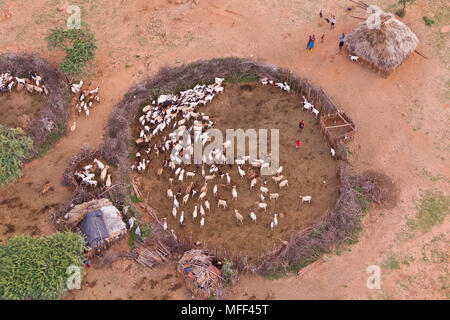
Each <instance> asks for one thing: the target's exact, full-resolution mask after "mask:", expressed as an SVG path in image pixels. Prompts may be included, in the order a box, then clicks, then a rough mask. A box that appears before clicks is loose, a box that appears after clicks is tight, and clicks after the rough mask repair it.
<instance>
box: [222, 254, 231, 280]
mask: <svg viewBox="0 0 450 320" xmlns="http://www.w3.org/2000/svg"><path fill="white" fill-rule="evenodd" d="M233 268H234V263H233V261H231V260H228V259H226V258H225V259H224V264H223V266H222V274H223V278H224V281H225V285H228V284H230V283H231V278H232V276H233Z"/></svg>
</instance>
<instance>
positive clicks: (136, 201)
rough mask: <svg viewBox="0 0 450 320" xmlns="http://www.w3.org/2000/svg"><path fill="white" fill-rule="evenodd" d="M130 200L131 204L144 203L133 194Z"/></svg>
mask: <svg viewBox="0 0 450 320" xmlns="http://www.w3.org/2000/svg"><path fill="white" fill-rule="evenodd" d="M130 198H131V201H133V203H139V202H142V201H144V199H142V198H141V197H138V196H136V195H135V194H132V195H131V196H130Z"/></svg>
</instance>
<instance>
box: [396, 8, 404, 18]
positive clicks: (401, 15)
mask: <svg viewBox="0 0 450 320" xmlns="http://www.w3.org/2000/svg"><path fill="white" fill-rule="evenodd" d="M395 14H396V15H397V16H399V17H400V18H403V17H404V16H405V14H406V10H405V9H398V10H397V11H395Z"/></svg>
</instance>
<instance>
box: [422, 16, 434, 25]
mask: <svg viewBox="0 0 450 320" xmlns="http://www.w3.org/2000/svg"><path fill="white" fill-rule="evenodd" d="M423 21H425V24H426V25H427V26H431V25H432V24H434V20H433V19H431V18H429V17H427V16H423Z"/></svg>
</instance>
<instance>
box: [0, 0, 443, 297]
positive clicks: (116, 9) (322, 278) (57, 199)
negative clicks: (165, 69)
mask: <svg viewBox="0 0 450 320" xmlns="http://www.w3.org/2000/svg"><path fill="white" fill-rule="evenodd" d="M393 2H394V1H384V0H383V1H380V2H379V4H380V6H381V7H382V8H384V9H386V8H388V7H389V6H390V5H391V4H392V3H393ZM55 4H56V6H62V7H63V1H45V0H39V1H37V0H35V1H32V0H27V1H22V2H21V3H20V4H16V3H0V12H4V10H6V9H9V10H10V11H12V12H13V16H12V18H5V17H4V16H3V15H2V16H1V17H0V48H2V49H1V50H2V51H25V52H29V53H38V54H40V55H41V56H42V57H44V58H46V59H48V60H49V61H50V62H51V63H53V64H54V65H55V66H57V64H58V63H59V62H60V61H61V57H62V56H61V52H55V51H51V50H49V49H48V48H47V47H46V44H45V41H44V37H45V35H46V34H47V32H48V29H49V28H50V27H53V25H54V24H55V23H60V22H62V21H64V19H65V17H66V14H65V13H64V12H63V11H62V12H61V11H58V10H57V9H56V8H55ZM348 5H349V2H348V1H346V0H339V1H330V0H322V1H319V2H318V3H317V2H314V4H311V3H310V2H306V1H293V0H289V1H283V2H281V1H276V0H271V1H265V2H264V3H262V2H261V1H256V0H249V1H245V2H243V1H238V0H228V1H225V0H219V1H214V2H212V1H201V2H200V4H199V5H198V6H196V7H194V8H193V9H191V8H190V6H186V5H180V6H176V5H170V4H168V3H167V1H166V0H154V1H143V0H138V1H133V2H131V3H130V2H122V3H112V2H110V1H106V0H101V1H83V4H82V19H84V21H86V22H87V23H88V24H89V25H90V26H91V29H92V30H93V31H94V32H95V33H96V37H97V39H98V51H97V58H96V60H95V64H94V65H93V66H92V67H90V68H89V72H90V78H91V80H92V81H93V83H95V84H98V85H100V90H101V97H102V103H101V104H100V105H99V106H96V107H95V109H94V110H93V111H92V113H91V116H90V117H89V119H84V118H83V119H81V118H80V119H78V118H76V119H75V120H76V121H77V130H76V131H75V132H74V133H72V134H69V135H67V136H66V137H64V138H63V139H61V141H60V142H58V143H57V144H56V146H55V147H54V148H53V149H51V150H50V151H49V152H47V154H46V155H45V156H44V157H42V158H41V159H38V160H36V161H33V162H31V163H30V164H28V165H26V166H25V168H24V169H23V174H24V176H23V177H22V178H21V179H20V180H19V181H18V182H17V183H16V184H13V185H11V186H9V187H3V188H1V189H0V194H1V195H0V224H1V225H0V240H2V242H4V241H5V240H6V239H8V238H10V237H11V236H12V235H14V234H18V233H23V232H26V233H33V231H34V232H35V234H48V233H51V232H53V230H52V229H51V227H50V226H49V224H48V223H47V219H48V212H49V210H50V209H48V207H46V206H51V205H55V206H56V205H58V204H61V203H63V202H64V201H65V200H67V199H68V198H69V197H70V193H69V192H68V190H66V189H65V188H64V187H62V186H61V182H62V176H61V174H60V173H62V171H63V170H64V167H65V166H66V163H67V161H68V159H69V158H70V157H71V156H72V155H73V154H75V153H77V152H78V151H79V150H80V148H81V147H82V146H83V145H85V144H87V143H88V144H90V145H91V146H93V147H95V146H97V145H98V144H99V143H100V141H101V138H102V132H103V127H104V125H105V124H106V121H107V118H108V115H109V113H110V111H111V109H112V107H113V106H114V104H115V103H117V102H118V101H120V99H121V98H122V97H123V95H124V94H125V93H126V91H127V90H128V88H129V87H130V86H131V85H132V84H134V83H136V82H137V81H138V80H141V79H144V78H146V77H147V76H148V75H151V74H154V73H155V72H156V71H157V70H158V69H159V68H160V67H161V66H163V65H166V64H168V65H176V64H180V63H187V62H190V61H194V60H196V59H199V58H205V59H207V58H212V57H223V56H230V55H234V56H239V57H251V58H253V59H257V60H259V61H263V62H267V63H272V64H275V65H278V66H281V67H287V68H290V69H291V70H292V71H293V72H295V73H298V74H302V75H305V76H307V77H309V78H310V79H311V80H312V81H313V82H315V83H317V84H319V85H321V86H322V87H323V88H324V90H325V91H326V92H327V93H328V94H329V95H330V96H332V97H333V98H334V99H335V100H336V101H337V103H338V104H339V105H340V106H341V109H342V110H344V111H345V112H346V113H347V114H349V115H350V116H351V117H352V118H353V120H354V122H355V124H356V126H357V128H358V132H357V134H356V136H355V140H354V141H353V142H352V144H351V148H352V151H353V152H352V156H351V162H352V163H353V164H354V168H355V170H357V171H363V170H366V169H374V170H379V171H382V172H384V173H385V174H387V175H388V176H390V177H391V178H392V179H393V180H394V181H395V183H396V184H397V186H398V187H399V189H400V201H399V203H398V205H397V207H396V208H394V209H391V210H379V209H373V210H371V211H370V212H369V214H368V215H367V216H366V217H365V218H364V221H363V224H364V229H363V231H362V233H361V235H360V240H359V242H358V243H357V244H356V245H353V246H351V247H350V248H349V250H350V251H346V252H344V253H342V254H341V255H340V256H337V255H330V256H329V257H328V258H329V259H327V260H328V261H327V262H325V263H323V264H322V265H320V266H318V267H316V268H314V269H313V270H311V271H310V272H308V273H307V274H305V275H303V276H302V277H300V278H295V277H288V278H285V279H280V280H276V281H273V282H272V281H269V280H265V279H262V278H261V277H255V276H245V277H243V278H242V279H241V282H240V283H239V284H238V285H237V286H236V287H235V288H234V291H235V294H234V295H231V296H230V297H231V298H238V297H242V298H275V299H282V298H285V299H300V298H318V299H324V298H337V299H364V298H373V299H378V298H444V297H446V295H448V290H449V289H448V288H449V286H448V281H449V280H448V279H449V274H448V261H444V260H445V259H444V260H443V261H444V262H439V263H434V262H430V261H429V260H425V259H423V254H422V252H423V251H424V250H426V249H427V248H429V246H431V243H432V245H436V243H437V244H438V245H437V248H438V249H439V250H441V251H442V249H443V248H446V247H445V246H446V243H448V242H445V241H444V240H445V239H448V234H449V222H448V218H447V220H446V221H445V222H444V223H442V224H440V225H438V226H436V227H434V228H433V229H432V231H431V232H429V233H427V234H425V235H421V234H416V235H415V236H413V237H412V238H410V239H408V240H401V239H400V238H401V235H402V234H404V232H405V228H406V221H407V218H408V217H410V216H411V215H414V214H415V212H416V204H415V201H416V200H417V199H419V197H420V195H421V192H422V191H423V190H429V189H437V190H440V191H441V192H442V193H444V194H447V195H448V190H449V177H450V169H449V168H450V166H449V160H448V159H449V157H450V154H449V153H450V146H449V137H450V133H449V129H448V128H449V126H448V124H449V108H448V97H449V95H448V79H449V70H448V57H447V54H446V53H445V52H447V51H448V33H440V31H439V30H444V31H445V29H441V28H443V27H445V25H442V19H443V17H445V16H443V13H442V10H445V8H446V7H445V5H446V4H445V1H441V0H439V1H435V2H433V4H428V3H426V2H424V1H419V2H418V3H417V5H414V6H412V7H411V8H408V13H407V15H406V17H405V18H404V22H405V23H407V24H408V25H409V26H410V27H412V29H413V30H414V32H415V33H416V34H417V35H418V37H419V39H421V43H420V45H419V50H420V51H421V52H423V53H425V54H426V55H427V56H428V59H427V60H425V59H423V58H422V57H420V56H418V55H413V56H412V57H411V58H410V59H409V60H408V61H407V62H406V63H405V64H404V65H403V66H402V67H400V68H399V69H398V70H397V71H396V72H394V74H393V75H392V76H391V77H389V78H388V79H383V78H380V77H379V76H378V75H376V74H374V73H372V72H371V71H370V70H368V69H367V68H365V67H363V66H361V65H359V64H355V63H351V62H350V61H349V59H348V57H347V56H346V55H339V54H337V43H338V40H337V36H338V34H340V33H342V32H348V31H350V30H351V29H352V27H353V26H355V25H356V23H358V20H356V19H353V18H351V17H350V14H354V15H358V16H363V15H364V13H363V12H361V11H356V12H352V13H348V12H347V11H346V7H347V6H348ZM25 8H26V10H25ZM320 9H323V11H324V12H325V13H326V14H329V13H330V12H333V13H334V14H336V16H337V25H336V29H335V30H333V31H330V30H329V29H328V25H327V24H325V23H323V22H319V19H318V17H317V12H318V11H319V10H320ZM431 13H434V16H435V18H436V19H438V18H439V19H440V20H438V24H437V25H435V26H432V27H426V26H425V25H424V24H423V20H422V16H423V15H430V14H431ZM447 20H448V19H447ZM439 21H440V22H439ZM446 23H448V21H447V22H446ZM447 29H448V28H447ZM310 33H315V34H316V38H319V37H320V36H321V34H325V41H324V43H320V41H317V45H316V48H315V49H314V50H313V52H312V53H307V52H306V51H305V50H304V48H305V46H306V39H307V36H308V34H310ZM69 124H71V122H69ZM46 181H49V182H50V184H51V185H52V187H53V188H54V190H53V191H51V192H49V193H47V194H45V195H44V196H41V195H40V194H39V191H40V189H41V186H43V185H44V183H45V182H46ZM17 198H18V199H17ZM5 200H9V202H7V203H4V202H3V201H5ZM8 203H10V204H11V203H12V205H10V204H9V205H8ZM11 206H12V207H13V208H11ZM45 208H47V209H45ZM42 209H45V210H44V211H41V210H42ZM40 211H41V213H38V212H40ZM35 228H38V230H36V229H35ZM11 230H12V231H11ZM7 231H8V232H7ZM441 234H444V237H441V238H439V236H440V235H441ZM436 237H438V240H435V239H436ZM433 239H434V241H433ZM428 244H429V245H428ZM447 247H448V246H447ZM424 248H425V249H424ZM444 251H445V250H444ZM391 255H394V256H395V257H397V259H398V260H402V259H403V258H405V257H408V256H409V255H412V256H413V260H411V259H410V261H411V262H409V265H407V264H404V263H401V265H400V269H389V268H386V267H383V268H382V289H381V290H375V291H373V290H368V289H367V287H366V279H367V276H368V275H367V274H366V268H367V266H368V265H371V264H380V265H383V263H384V262H385V261H386V259H387V258H388V257H389V256H391ZM447 259H448V258H447ZM104 272H106V271H103V270H89V271H88V278H87V279H88V280H89V281H95V279H96V278H102V277H103V278H105V277H107V276H105V273H104ZM166 274H167V271H166V270H165V269H162V270H155V271H152V273H151V277H152V279H162V278H163V277H164V276H166ZM117 277H118V280H117V281H119V282H120V283H123V284H124V286H116V287H114V288H113V289H111V291H112V292H113V293H114V297H121V298H123V299H127V298H129V292H128V290H129V289H127V288H125V284H126V283H128V282H127V281H130V280H129V279H130V277H131V275H129V274H125V273H123V274H121V275H119V276H117ZM131 281H137V279H136V278H134V277H132V280H131ZM156 281H158V280H156ZM174 292H176V294H174V295H173V296H171V298H181V297H183V295H185V294H186V292H185V289H184V288H183V287H180V288H179V289H176V290H175V291H174ZM154 296H158V297H160V295H156V294H155V295H154ZM107 297H110V295H109V291H105V290H98V291H96V290H91V289H88V290H82V291H80V292H76V293H74V296H73V298H107ZM146 297H147V298H150V297H151V296H150V295H148V296H146Z"/></svg>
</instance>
